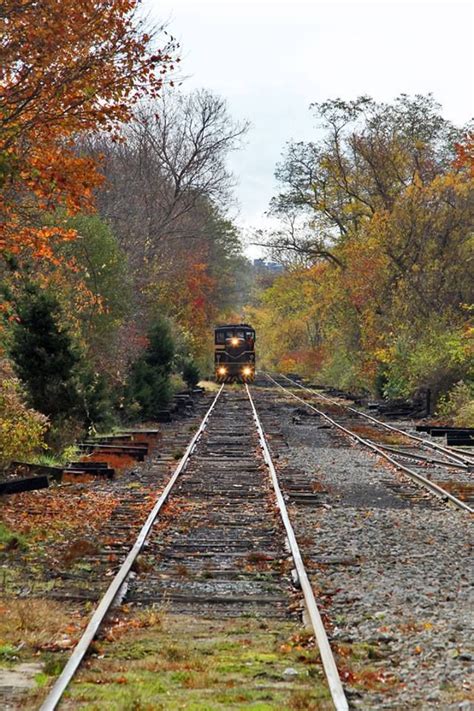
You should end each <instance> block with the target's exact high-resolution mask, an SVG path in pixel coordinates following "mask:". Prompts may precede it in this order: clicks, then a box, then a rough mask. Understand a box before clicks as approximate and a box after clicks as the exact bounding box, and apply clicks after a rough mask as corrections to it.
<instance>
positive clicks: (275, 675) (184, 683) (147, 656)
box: [67, 612, 332, 711]
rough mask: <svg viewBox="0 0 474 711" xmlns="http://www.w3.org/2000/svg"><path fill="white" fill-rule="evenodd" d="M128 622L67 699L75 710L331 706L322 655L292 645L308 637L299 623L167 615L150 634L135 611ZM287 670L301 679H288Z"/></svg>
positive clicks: (203, 710)
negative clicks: (321, 663) (139, 623)
mask: <svg viewBox="0 0 474 711" xmlns="http://www.w3.org/2000/svg"><path fill="white" fill-rule="evenodd" d="M142 614H143V613H142ZM126 617H127V620H126V623H125V622H124V620H122V621H121V622H117V620H116V621H115V623H114V624H116V625H122V626H123V625H124V624H125V631H124V632H123V633H121V635H120V638H119V639H118V640H113V637H114V631H113V627H112V629H110V630H109V631H108V632H106V633H105V639H103V640H100V649H99V650H98V656H97V657H91V658H89V661H88V662H87V668H86V667H85V666H84V667H83V668H82V670H81V671H80V673H79V676H78V678H77V680H76V681H75V682H74V683H73V685H72V686H71V688H70V690H69V693H68V696H69V699H68V702H67V703H68V704H69V705H70V706H71V708H76V707H77V708H81V709H84V710H85V711H95V710H97V711H98V710H99V709H100V710H101V711H102V709H104V708H107V709H108V711H109V710H110V711H131V710H134V711H139V710H141V709H143V711H145V710H146V711H148V709H153V710H155V709H166V710H167V711H168V710H169V711H174V710H175V709H176V710H177V709H183V708H185V709H188V710H190V711H193V710H194V711H213V710H214V709H216V710H217V709H230V708H235V709H247V708H251V709H252V710H253V711H255V710H257V711H270V710H276V709H278V710H279V711H280V710H281V709H330V708H332V705H331V702H330V700H329V692H328V690H327V687H326V683H325V681H324V677H323V673H322V671H321V667H320V663H319V659H318V656H317V652H316V651H315V650H314V649H308V650H306V649H302V647H301V645H298V644H296V643H294V641H291V640H294V639H295V638H296V637H297V638H298V639H300V636H301V634H302V633H303V631H302V630H301V629H299V628H298V626H297V625H295V624H294V623H291V622H286V621H284V622H278V621H275V620H270V621H268V624H266V625H262V621H261V620H255V619H243V618H240V619H237V620H204V619H199V618H189V617H188V618H186V617H184V616H176V617H175V616H171V615H168V616H166V617H165V616H163V615H161V616H160V618H159V620H157V624H156V625H152V626H147V627H146V628H143V627H140V626H136V625H135V623H134V619H135V618H134V617H133V613H131V612H129V613H126ZM295 635H296V637H295ZM298 635H299V636H298ZM110 638H112V641H109V639H110ZM288 640H290V641H291V642H290V644H286V642H288ZM288 667H291V668H292V669H295V670H296V671H297V674H296V675H294V676H292V677H291V678H288V675H285V673H284V672H285V669H287V668H288Z"/></svg>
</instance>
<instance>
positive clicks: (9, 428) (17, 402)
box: [0, 359, 48, 468]
mask: <svg viewBox="0 0 474 711" xmlns="http://www.w3.org/2000/svg"><path fill="white" fill-rule="evenodd" d="M47 429H48V418H47V417H45V415H42V414H40V413H39V412H36V411H35V410H32V409H29V408H28V407H27V405H26V404H25V393H24V392H23V390H22V387H21V384H20V381H19V380H18V379H17V378H15V376H14V374H13V369H12V367H11V365H10V364H9V363H8V361H7V360H6V359H3V360H0V467H2V468H3V467H6V466H7V465H8V464H9V462H10V461H11V460H12V459H28V458H30V457H32V456H34V455H35V454H36V453H37V452H39V451H40V450H41V449H44V448H45V444H44V441H43V437H44V434H45V432H46V430H47Z"/></svg>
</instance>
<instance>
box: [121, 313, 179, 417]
mask: <svg viewBox="0 0 474 711" xmlns="http://www.w3.org/2000/svg"><path fill="white" fill-rule="evenodd" d="M173 355H174V343H173V338H172V336H171V330H170V327H169V324H168V322H167V321H166V320H165V319H163V318H159V319H157V320H156V321H155V323H154V324H153V326H152V327H151V329H150V332H149V334H148V346H147V348H146V350H145V352H144V353H143V354H142V356H141V357H140V358H139V359H138V360H137V361H136V362H135V363H134V364H133V366H132V368H131V371H130V377H129V381H128V384H127V388H126V403H127V410H128V412H129V413H136V414H138V415H139V417H140V418H141V419H153V418H154V417H155V416H156V414H157V413H158V411H159V410H162V409H163V408H165V407H166V405H168V403H169V401H170V400H171V394H172V393H171V384H170V372H171V362H172V359H173Z"/></svg>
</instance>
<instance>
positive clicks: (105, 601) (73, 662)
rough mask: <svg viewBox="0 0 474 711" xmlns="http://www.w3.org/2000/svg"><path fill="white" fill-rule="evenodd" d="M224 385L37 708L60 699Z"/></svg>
mask: <svg viewBox="0 0 474 711" xmlns="http://www.w3.org/2000/svg"><path fill="white" fill-rule="evenodd" d="M223 388H224V384H222V386H221V387H220V389H219V392H218V393H217V395H216V397H215V398H214V400H213V401H212V404H211V406H210V407H209V409H208V411H207V412H206V414H205V415H204V418H203V420H202V422H201V424H200V426H199V429H198V430H197V432H196V434H195V435H194V437H193V438H192V440H191V442H190V443H189V445H188V447H187V449H186V451H185V453H184V455H183V457H182V458H181V460H180V462H179V464H178V466H177V467H176V469H175V470H174V473H173V475H172V476H171V478H170V480H169V482H168V484H167V485H166V487H165V489H164V490H163V493H162V494H161V496H160V497H159V499H158V500H157V501H156V503H155V505H154V506H153V509H152V510H151V511H150V513H149V515H148V518H147V520H146V521H145V523H144V524H143V527H142V529H141V530H140V533H139V534H138V537H137V540H136V541H135V543H134V545H133V547H132V548H131V549H130V552H129V553H128V555H127V557H126V559H125V561H124V562H123V563H122V566H121V567H120V569H119V571H118V572H117V574H116V575H115V577H114V579H113V580H112V582H111V584H110V585H109V587H108V589H107V591H106V592H105V594H104V596H103V597H102V599H101V601H100V603H99V605H98V606H97V608H96V610H95V612H94V614H93V615H92V617H91V619H90V621H89V624H88V625H87V627H86V629H85V631H84V633H83V635H82V637H81V639H80V640H79V642H78V643H77V645H76V646H75V648H74V650H73V652H72V654H71V656H70V658H69V660H68V662H67V664H66V666H65V667H64V669H63V671H62V672H61V674H60V676H59V677H58V678H57V680H56V682H55V683H54V685H53V687H52V688H51V690H50V692H49V694H48V696H47V697H46V699H45V700H44V702H43V704H42V705H41V707H40V711H53V710H54V709H55V708H56V706H57V704H58V703H59V701H60V700H61V697H62V695H63V693H64V691H65V690H66V688H67V686H68V685H69V683H70V681H71V679H72V678H73V676H74V674H75V673H76V671H77V669H78V667H79V665H80V663H81V661H82V659H83V658H84V655H85V654H86V652H87V650H88V648H89V645H90V644H91V642H92V641H93V639H94V637H95V635H96V634H97V631H98V629H99V627H100V625H101V624H102V622H103V620H104V617H105V616H106V614H107V612H108V611H109V609H110V607H111V605H112V603H113V601H114V600H115V598H116V596H117V594H118V592H119V591H120V588H121V587H122V585H123V584H124V582H125V580H126V578H127V576H128V574H129V572H130V569H131V567H132V565H133V563H134V561H135V559H136V558H137V556H138V554H139V553H140V551H141V549H142V548H143V544H144V543H145V540H146V538H147V536H148V534H149V533H150V530H151V528H152V526H153V524H154V523H155V520H156V518H157V516H158V514H159V512H160V510H161V508H162V507H163V504H164V503H165V502H166V500H167V498H168V495H169V493H170V491H171V490H172V488H173V486H174V485H175V483H176V480H177V479H178V477H179V475H180V474H181V472H182V471H183V469H184V468H185V467H186V465H187V463H188V460H189V458H190V456H191V454H192V453H193V451H194V448H195V447H196V444H197V442H198V440H199V439H200V437H201V435H202V433H203V432H204V430H205V428H206V425H207V421H208V419H209V417H210V415H211V413H212V411H213V409H214V407H215V405H216V403H217V400H218V399H219V397H220V395H221V393H222V390H223Z"/></svg>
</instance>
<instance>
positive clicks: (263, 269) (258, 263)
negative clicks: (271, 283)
mask: <svg viewBox="0 0 474 711" xmlns="http://www.w3.org/2000/svg"><path fill="white" fill-rule="evenodd" d="M253 266H254V269H256V271H257V272H259V273H261V274H264V273H267V274H268V273H270V274H281V273H282V272H283V271H284V267H283V266H282V265H281V264H277V262H266V261H265V260H264V259H254V260H253Z"/></svg>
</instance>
